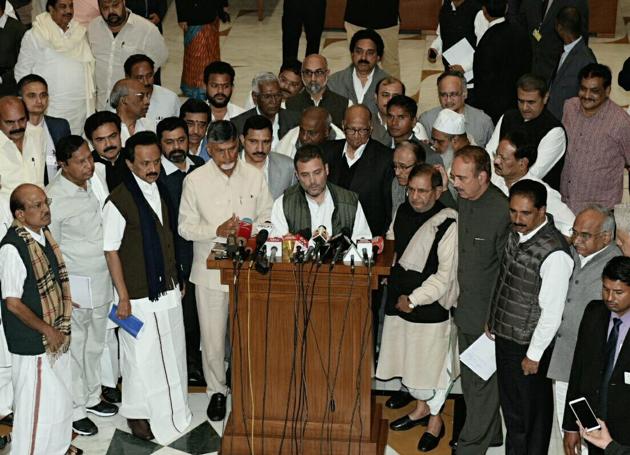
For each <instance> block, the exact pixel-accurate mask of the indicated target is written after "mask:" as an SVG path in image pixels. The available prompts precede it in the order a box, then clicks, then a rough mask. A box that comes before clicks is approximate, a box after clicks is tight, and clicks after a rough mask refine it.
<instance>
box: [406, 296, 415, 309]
mask: <svg viewBox="0 0 630 455" xmlns="http://www.w3.org/2000/svg"><path fill="white" fill-rule="evenodd" d="M407 302H409V308H411V309H412V310H413V309H414V308H415V307H416V304H415V303H413V302H412V301H411V299H409V297H407Z"/></svg>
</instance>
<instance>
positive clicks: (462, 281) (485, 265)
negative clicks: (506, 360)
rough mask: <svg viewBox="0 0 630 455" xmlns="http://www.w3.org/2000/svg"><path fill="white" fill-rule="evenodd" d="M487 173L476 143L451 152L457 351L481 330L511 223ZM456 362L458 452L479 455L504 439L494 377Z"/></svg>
mask: <svg viewBox="0 0 630 455" xmlns="http://www.w3.org/2000/svg"><path fill="white" fill-rule="evenodd" d="M490 175H491V174H490V157H489V155H488V153H487V152H486V151H485V150H484V149H482V148H481V147H475V146H467V147H464V148H462V149H460V150H458V151H457V152H456V153H455V158H454V159H453V164H452V166H451V180H452V182H453V186H454V187H455V190H456V191H457V195H458V211H459V223H458V227H459V238H458V254H459V268H458V271H457V279H458V281H459V289H460V290H459V299H458V303H457V310H456V312H455V324H457V328H458V334H457V338H458V343H459V352H460V354H461V353H462V352H464V351H465V350H466V349H467V348H468V347H469V346H470V345H471V344H472V343H474V342H475V340H477V338H479V337H480V336H481V335H483V334H484V328H485V323H486V321H487V317H488V314H489V312H490V302H491V297H492V291H493V289H494V285H495V282H496V280H497V276H498V273H499V265H500V263H501V258H502V257H503V251H504V249H505V242H506V240H507V234H508V227H509V225H510V217H509V214H508V201H507V198H506V197H505V195H504V194H503V193H501V191H500V190H499V189H498V188H497V187H495V186H494V185H493V184H491V183H490ZM483 336H485V335H483ZM460 365H461V380H462V389H463V391H464V400H465V401H466V422H465V423H464V427H463V428H462V430H461V433H460V435H459V440H458V442H457V454H458V455H462V454H464V455H479V454H481V453H486V450H488V447H489V446H500V445H502V443H503V434H502V430H501V418H500V416H499V389H498V386H497V377H496V375H492V377H491V378H490V379H488V381H484V380H482V379H481V378H480V377H479V376H477V375H476V374H475V373H474V372H473V371H472V370H470V369H469V368H468V367H467V366H466V365H464V364H463V363H460Z"/></svg>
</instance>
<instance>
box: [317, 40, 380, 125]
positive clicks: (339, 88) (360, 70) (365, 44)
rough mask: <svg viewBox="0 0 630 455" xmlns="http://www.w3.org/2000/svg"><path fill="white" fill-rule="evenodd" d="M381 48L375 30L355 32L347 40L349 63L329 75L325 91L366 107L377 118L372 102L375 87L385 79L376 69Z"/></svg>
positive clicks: (378, 68) (376, 109)
mask: <svg viewBox="0 0 630 455" xmlns="http://www.w3.org/2000/svg"><path fill="white" fill-rule="evenodd" d="M384 49H385V45H384V44H383V39H382V38H381V37H380V36H379V34H378V33H377V32H375V31H374V30H369V29H367V30H359V31H358V32H356V33H355V34H354V35H353V36H352V39H351V40H350V55H351V57H352V63H351V64H350V65H349V66H348V67H347V68H345V69H343V70H341V71H337V72H336V73H333V74H332V75H331V76H330V78H329V79H328V88H329V89H330V90H332V91H333V92H335V93H338V94H339V95H341V96H345V97H346V98H348V99H349V100H350V101H352V103H353V104H365V105H366V106H367V107H368V108H369V109H370V111H371V112H372V114H373V115H376V113H377V112H378V108H377V107H376V101H375V99H374V94H375V93H376V84H377V83H378V82H379V81H380V80H381V79H383V78H385V77H387V76H388V74H387V73H386V72H385V71H383V70H382V69H381V68H380V67H379V66H378V63H379V62H380V61H381V58H382V57H383V53H384Z"/></svg>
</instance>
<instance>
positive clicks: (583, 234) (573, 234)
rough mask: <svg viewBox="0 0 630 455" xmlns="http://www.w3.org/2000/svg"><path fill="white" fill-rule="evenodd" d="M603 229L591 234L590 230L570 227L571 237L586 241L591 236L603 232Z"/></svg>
mask: <svg viewBox="0 0 630 455" xmlns="http://www.w3.org/2000/svg"><path fill="white" fill-rule="evenodd" d="M604 232H605V231H600V232H596V233H595V234H591V233H590V232H578V231H576V230H575V229H573V228H571V238H572V239H575V238H579V239H580V240H582V241H583V242H588V241H589V240H591V239H592V238H595V237H597V236H598V235H601V234H603V233H604Z"/></svg>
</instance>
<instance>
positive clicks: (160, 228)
mask: <svg viewBox="0 0 630 455" xmlns="http://www.w3.org/2000/svg"><path fill="white" fill-rule="evenodd" d="M298 3H299V2H298ZM322 3H323V4H324V7H325V2H313V5H311V8H314V9H317V8H320V7H321V6H322V5H321V4H322ZM350 3H352V2H350ZM384 3H387V2H384ZM8 6H9V4H8V3H7V1H6V0H0V52H1V54H0V176H1V181H0V183H1V187H0V238H1V241H0V286H1V288H2V325H1V326H0V327H1V328H2V333H0V418H1V420H0V423H5V424H9V425H12V426H13V433H12V442H11V447H12V450H13V453H18V454H23V453H33V454H46V455H50V454H66V453H68V454H77V453H81V450H80V449H78V448H76V447H74V446H73V445H72V444H71V442H72V433H73V432H74V433H76V434H79V435H82V436H91V435H94V434H96V433H97V432H98V427H97V425H96V424H95V423H94V422H93V421H92V420H91V419H90V415H97V416H101V417H108V416H113V415H116V414H117V413H120V414H121V415H122V416H124V417H125V418H126V419H127V423H128V425H129V428H130V429H131V432H132V433H133V435H134V436H136V437H138V438H141V439H145V440H151V439H155V440H156V441H157V442H159V443H166V442H169V441H172V440H174V439H175V438H177V437H178V436H179V435H181V434H183V433H185V432H186V431H187V429H188V427H189V425H190V423H191V418H192V414H191V411H190V408H189V405H188V393H187V386H188V385H189V384H196V385H205V386H206V389H207V393H208V396H209V398H210V402H209V405H208V408H207V415H208V418H209V419H210V420H212V421H221V420H223V419H224V418H225V415H226V403H227V395H228V393H229V388H230V383H229V374H227V371H226V360H228V362H227V363H228V364H229V346H226V339H228V338H227V332H228V302H229V294H228V288H227V286H225V285H222V284H221V280H220V276H219V272H218V271H216V270H208V269H207V268H206V259H207V257H208V254H209V252H210V251H211V249H212V248H213V246H214V244H215V241H216V239H217V237H219V238H224V237H229V236H231V235H234V234H236V233H237V231H238V229H239V225H240V224H241V221H242V220H245V219H249V220H251V221H252V223H253V225H254V226H261V225H264V224H265V223H267V224H268V223H271V235H274V236H283V235H285V234H288V233H297V232H304V230H306V231H310V232H315V231H318V230H319V229H320V227H321V226H325V227H326V230H327V231H328V233H330V234H331V235H334V234H337V233H340V232H350V233H351V237H352V238H353V239H359V238H371V237H373V236H386V237H387V238H389V239H391V240H393V243H394V249H395V252H396V260H395V263H394V264H392V269H391V276H390V277H389V278H388V282H387V287H388V289H387V292H381V293H378V294H375V295H385V296H386V299H385V302H384V304H383V305H382V308H381V307H379V304H378V303H376V302H375V304H374V305H373V310H374V313H375V318H374V320H375V321H379V316H380V319H381V321H382V335H381V338H380V342H379V346H378V348H377V353H376V354H377V358H378V362H377V364H376V368H375V376H376V377H377V378H378V379H381V380H391V379H399V380H400V382H401V384H402V385H401V389H400V391H398V392H396V393H395V394H394V395H392V396H391V397H390V398H389V399H388V400H387V402H386V406H388V407H389V408H392V409H399V408H402V407H404V406H406V405H407V404H409V403H411V402H415V408H414V409H413V410H412V412H411V413H409V414H406V415H403V416H401V417H400V418H398V419H396V420H394V421H393V422H391V424H390V428H391V429H392V431H405V430H410V429H412V428H414V427H416V426H426V427H427V428H426V431H424V433H423V434H422V435H421V437H420V439H419V442H418V449H419V450H421V451H431V450H433V449H434V448H436V447H437V446H438V444H439V442H440V440H441V439H442V438H443V436H444V434H445V424H444V421H443V419H442V417H441V413H442V411H443V407H444V403H445V400H446V398H447V396H448V394H449V391H450V390H451V388H452V386H453V383H454V382H455V381H456V380H457V378H461V387H462V390H463V399H464V402H465V408H464V409H465V417H466V418H465V420H464V423H463V426H461V427H459V428H454V431H453V441H452V447H453V451H456V452H457V453H459V454H474V455H478V454H483V453H485V452H486V450H487V449H488V448H489V447H494V446H501V445H503V444H505V447H506V453H508V454H532V455H540V454H546V453H547V452H548V449H549V444H550V436H551V429H552V426H553V419H554V411H555V418H557V421H558V424H559V426H560V428H561V429H562V430H563V432H564V450H565V453H566V454H567V455H569V454H578V453H580V451H581V450H584V451H585V450H586V449H585V447H586V444H588V453H590V454H599V453H606V454H610V453H617V454H618V453H628V450H630V449H624V448H623V447H622V446H621V445H620V444H627V445H628V444H630V436H629V435H630V433H629V432H628V431H627V429H628V425H630V408H628V406H627V402H628V399H629V398H630V392H629V391H630V388H628V387H629V386H628V384H629V383H630V381H629V379H628V373H627V371H628V370H630V351H629V349H630V347H628V346H627V345H628V344H630V339H629V340H627V341H626V335H627V332H628V328H629V327H630V311H628V310H629V309H630V258H628V257H626V256H630V208H629V207H627V206H624V205H620V204H621V202H622V197H623V180H624V168H626V167H628V166H630V116H629V115H628V113H626V112H625V111H624V110H623V109H622V108H621V107H620V106H619V105H618V104H617V103H615V102H614V101H613V100H612V99H610V92H611V85H612V77H613V75H612V74H611V71H610V69H609V67H607V66H606V65H603V64H600V63H597V62H596V59H595V56H594V54H593V53H592V52H591V51H590V49H589V48H588V42H587V39H588V35H587V33H586V32H585V31H586V30H588V7H587V6H586V2H585V1H582V0H575V1H573V0H552V1H547V0H545V1H541V0H522V1H521V2H519V1H512V0H510V1H507V0H483V1H481V2H480V3H478V2H477V0H445V1H444V3H443V6H442V9H441V11H440V16H439V22H440V27H439V29H438V38H437V39H436V41H434V42H433V43H432V44H431V47H430V50H429V54H428V56H427V57H428V58H429V60H431V61H435V60H436V59H437V57H438V56H439V55H442V57H443V61H444V65H445V69H444V71H443V72H442V73H441V74H440V75H439V77H438V78H437V92H438V100H436V102H437V104H438V105H437V106H436V107H434V108H432V109H429V110H427V111H426V112H418V105H417V102H416V101H415V100H414V99H413V98H411V97H409V96H408V95H406V94H405V85H404V83H403V82H402V81H401V80H400V79H399V78H398V77H397V74H396V73H397V70H396V71H394V72H393V73H394V74H391V73H388V72H387V71H386V70H385V69H383V68H381V64H382V62H383V59H384V57H385V56H387V55H388V52H391V53H392V54H393V52H394V51H391V50H390V49H389V47H388V46H390V45H391V44H390V43H391V42H392V41H391V40H390V39H387V40H384V39H383V37H382V36H381V32H382V34H383V35H387V36H389V34H390V32H391V30H389V29H391V28H395V29H396V33H397V27H398V25H396V26H395V27H394V26H392V25H391V24H390V23H389V21H384V22H381V23H377V24H376V25H374V26H373V27H372V28H361V27H357V26H355V25H354V23H355V22H357V23H358V22H365V20H366V18H365V17H363V16H362V15H361V14H358V12H357V11H354V13H353V15H352V16H353V18H354V19H353V21H354V22H353V21H348V22H347V24H346V25H347V28H349V29H350V28H351V27H354V28H355V29H356V30H354V29H352V30H353V32H352V34H351V35H350V36H349V40H348V42H349V46H348V47H349V51H350V55H349V57H350V58H349V60H350V63H349V64H348V66H347V67H346V68H344V69H342V70H341V71H338V72H336V73H332V74H331V71H330V69H329V67H328V62H327V60H326V58H325V57H324V56H323V55H320V54H319V53H318V52H319V38H318V37H317V36H316V35H317V33H319V34H321V30H320V31H319V32H317V30H318V29H319V28H321V25H318V22H317V20H316V19H317V18H315V17H310V16H309V14H311V13H309V12H308V11H307V12H306V13H305V12H304V11H302V12H300V11H298V10H300V5H298V4H296V2H289V1H285V14H286V15H287V21H290V16H291V15H294V16H300V15H301V16H300V17H301V18H300V20H301V21H303V22H304V27H305V28H306V29H307V39H308V40H309V46H310V47H309V49H310V51H308V55H307V56H306V58H304V60H303V62H301V63H300V62H299V61H297V60H295V59H294V58H293V57H295V55H294V54H295V53H296V52H297V48H295V47H293V44H291V43H289V42H288V41H286V42H285V43H284V44H285V47H286V48H285V53H288V54H290V55H291V56H292V58H291V59H289V58H286V59H285V61H284V63H283V65H282V67H281V68H280V70H279V72H278V73H277V74H276V73H274V72H269V71H264V72H260V73H258V74H257V75H256V76H255V77H254V78H253V80H252V85H251V96H248V102H247V104H246V105H245V106H243V107H241V106H238V105H236V104H234V103H233V102H232V101H231V99H232V94H233V88H234V78H235V70H234V68H233V67H232V66H231V65H230V64H229V63H227V62H224V61H220V60H217V61H214V62H212V63H210V64H209V65H207V66H206V67H205V69H204V71H203V81H204V84H205V95H204V96H203V97H204V98H205V100H201V99H198V98H193V97H191V98H189V99H187V100H185V101H183V102H182V101H180V99H179V98H178V97H177V95H175V93H173V92H172V91H170V90H168V89H166V88H165V87H162V86H160V85H159V84H157V83H156V78H157V73H158V70H159V68H160V67H161V66H162V65H163V64H164V62H165V61H166V59H167V55H168V52H167V48H166V44H165V41H164V38H163V36H162V35H161V34H160V31H159V30H158V28H157V27H156V26H155V25H156V23H158V22H160V21H159V20H158V21H157V22H156V20H155V18H156V17H157V18H158V19H160V17H161V16H162V15H163V12H162V13H160V14H158V13H156V12H155V11H153V12H151V11H149V9H148V6H147V11H145V13H146V14H144V16H145V17H142V16H143V15H141V14H135V13H133V12H132V11H131V10H130V9H128V8H127V6H126V4H125V1H124V0H98V11H99V14H98V15H95V16H94V17H93V18H92V20H91V21H88V22H89V23H88V24H86V26H84V25H81V23H79V21H77V20H76V18H75V17H74V6H73V1H72V0H48V1H47V3H46V12H44V13H42V14H40V15H38V16H37V17H35V19H34V20H33V22H32V26H30V27H29V29H28V30H27V29H26V27H25V26H24V25H23V24H21V23H20V22H19V21H18V20H16V19H15V18H14V17H12V16H10V15H9V14H8V11H9V10H8V8H7V7H8ZM18 6H19V5H18ZM223 6H224V5H222V8H223ZM21 8H22V9H18V13H19V11H23V7H21ZM318 11H319V10H318ZM11 14H13V13H11ZM313 14H315V13H313ZM147 18H148V19H147ZM307 22H308V23H307ZM283 23H284V20H283ZM379 24H380V26H379ZM288 25H291V24H287V27H288ZM292 26H295V24H292ZM301 26H302V25H300V26H299V28H300V29H301ZM294 28H295V27H294ZM375 29H378V31H375ZM313 30H314V32H313ZM291 33H295V30H291ZM287 39H288V38H287ZM462 39H465V40H467V41H468V42H469V44H470V46H471V47H473V48H475V49H476V51H475V53H474V57H473V58H472V60H471V61H470V62H450V63H449V62H448V61H447V59H446V57H445V56H444V53H445V52H446V51H447V50H448V49H449V48H450V47H451V46H453V45H455V44H456V43H458V42H459V41H460V40H462ZM386 43H387V44H386ZM395 44H396V42H395V40H394V45H395ZM395 52H396V65H397V50H396V51H395ZM447 55H448V53H447ZM391 57H392V56H391V55H390V58H391ZM390 63H391V62H390ZM384 66H385V65H383V67H384ZM626 71H630V68H628V69H627V70H626ZM472 74H474V77H473V76H472ZM623 77H627V75H623V74H622V75H620V81H621V80H622V79H623ZM583 315H584V316H583ZM110 319H114V320H117V324H118V325H117V324H114V323H113V322H112V321H110ZM137 320H139V321H141V322H142V324H143V327H142V334H141V336H137V333H135V332H134V330H133V327H134V324H135V323H136V322H137ZM119 325H120V326H121V328H120V329H118V328H117V327H118V326H119ZM483 337H489V338H491V339H492V340H494V347H495V351H496V354H495V359H496V364H497V371H496V374H493V375H492V376H490V377H489V378H488V379H487V380H483V379H482V378H481V377H480V376H479V375H478V374H477V373H476V372H475V371H473V370H472V369H470V368H469V367H468V366H467V365H466V364H464V363H461V362H460V361H459V354H461V353H462V352H464V351H465V350H467V349H468V348H469V347H470V346H471V345H473V344H474V343H475V342H476V341H477V340H478V339H480V338H483ZM199 346H201V352H200V350H199ZM121 381H122V384H123V386H122V388H121V387H120V382H121ZM580 397H585V398H587V400H588V401H589V404H590V406H591V407H592V409H593V411H594V412H595V414H596V415H597V416H598V417H600V418H601V419H602V421H601V422H600V423H601V430H596V431H594V432H586V431H585V430H584V429H582V428H580V427H579V426H578V424H577V423H576V419H575V416H574V415H573V413H572V411H571V409H570V407H569V405H568V403H569V402H570V401H572V400H574V399H577V398H580ZM500 410H501V411H502V413H500ZM460 411H461V409H460ZM501 415H502V417H503V420H504V421H505V426H506V429H507V434H506V437H505V438H504V436H503V431H502V420H501ZM458 419H459V420H462V413H461V412H460V413H459V416H458ZM458 419H457V418H456V420H458ZM456 423H457V422H456ZM456 426H457V425H456ZM580 431H581V433H580ZM581 436H583V437H584V439H582V438H581ZM585 441H586V442H585ZM611 441H612V442H611ZM604 448H605V450H606V451H605V452H604V450H603V449H604ZM624 450H625V451H624ZM584 453H586V452H584Z"/></svg>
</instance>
